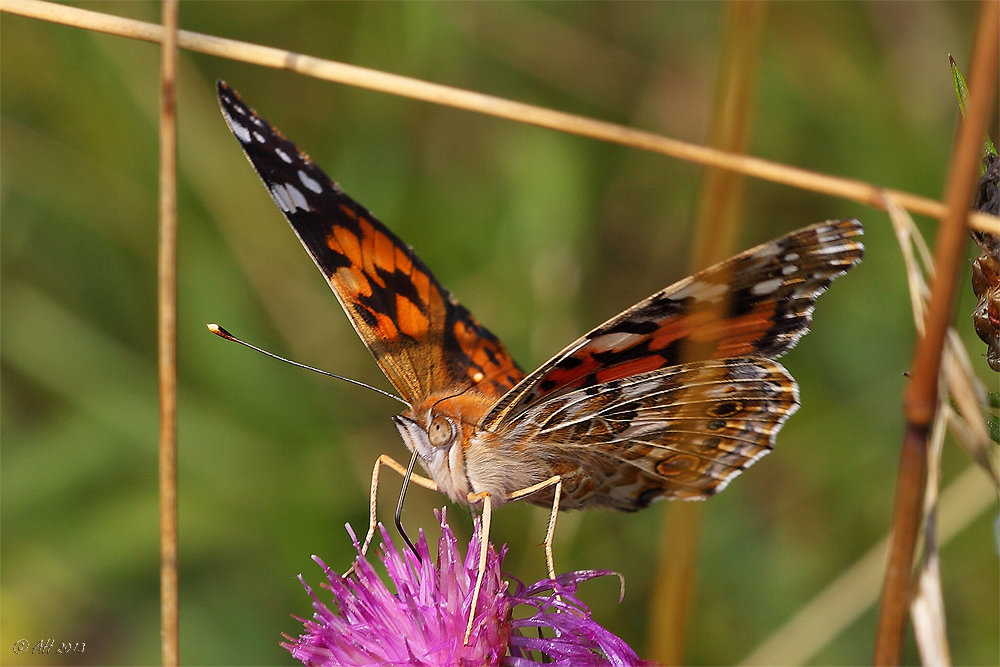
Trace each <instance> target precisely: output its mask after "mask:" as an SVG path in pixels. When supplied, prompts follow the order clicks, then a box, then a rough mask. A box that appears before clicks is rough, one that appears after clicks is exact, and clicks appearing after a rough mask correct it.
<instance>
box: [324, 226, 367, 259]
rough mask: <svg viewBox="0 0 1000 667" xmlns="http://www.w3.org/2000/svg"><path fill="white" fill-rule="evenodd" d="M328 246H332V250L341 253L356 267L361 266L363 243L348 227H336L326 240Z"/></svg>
mask: <svg viewBox="0 0 1000 667" xmlns="http://www.w3.org/2000/svg"><path fill="white" fill-rule="evenodd" d="M326 244H327V245H328V246H330V250H333V251H334V252H339V253H340V254H342V255H343V256H344V257H346V258H347V259H349V260H351V264H353V265H354V266H357V267H360V266H361V241H360V240H359V239H358V237H357V236H355V235H354V234H352V233H351V232H349V231H348V230H347V228H346V227H341V226H340V225H334V227H333V232H332V233H331V234H330V236H328V237H327V239H326Z"/></svg>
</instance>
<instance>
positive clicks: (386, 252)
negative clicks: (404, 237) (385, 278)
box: [374, 232, 396, 273]
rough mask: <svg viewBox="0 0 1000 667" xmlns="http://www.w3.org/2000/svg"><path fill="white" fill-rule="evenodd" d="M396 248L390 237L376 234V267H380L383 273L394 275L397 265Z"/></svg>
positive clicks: (379, 233) (380, 233)
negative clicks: (395, 258) (395, 259)
mask: <svg viewBox="0 0 1000 667" xmlns="http://www.w3.org/2000/svg"><path fill="white" fill-rule="evenodd" d="M395 249H396V247H395V246H394V245H393V243H392V241H390V240H389V237H388V236H386V235H385V234H383V233H382V232H375V256H374V260H375V265H376V266H378V267H379V268H380V269H382V270H383V271H386V272H388V273H392V272H393V271H395V270H396V263H395V261H394V257H393V256H394V255H395V252H394V251H395Z"/></svg>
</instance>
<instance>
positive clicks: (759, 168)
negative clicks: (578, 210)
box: [0, 0, 1000, 235]
mask: <svg viewBox="0 0 1000 667" xmlns="http://www.w3.org/2000/svg"><path fill="white" fill-rule="evenodd" d="M0 11H5V12H10V13H14V14H19V15H22V16H29V17H32V18H37V19H41V20H45V21H52V22H55V23H61V24H63V25H71V26H76V27H80V28H85V29H88V30H95V31H97V32H104V33H108V34H113V35H119V36H122V37H129V38H132V39H140V40H144V41H148V42H159V41H161V40H162V35H163V32H162V28H161V27H160V26H158V25H156V24H153V23H146V22H143V21H134V20H131V19H124V18H121V17H118V16H111V15H108V14H102V13H100V12H92V11H89V10H84V9H77V8H75V7H68V6H65V5H58V4H55V3H51V2H42V0H0ZM177 40H178V46H179V47H180V48H183V49H188V50H191V51H197V52H200V53H206V54H208V55H214V56H218V57H220V58H229V59H231V60H239V61H242V62H248V63H253V64H256V65H262V66H264V67H274V68H278V69H287V70H290V71H293V72H298V73H299V74H304V75H306V76H312V77H316V78H318V79H324V80H326V81H334V82H337V83H343V84H347V85H351V86H357V87H359V88H366V89H368V90H376V91H380V92H384V93H389V94H392V95H399V96H401V97H409V98H412V99H416V100H423V101H425V102H431V103H434V104H442V105H446V106H451V107H455V108H458V109H465V110H467V111H473V112H476V113H482V114H487V115H491V116H496V117H499V118H506V119H508V120H513V121H516V122H520V123H527V124H530V125H537V126H539V127H545V128H548V129H552V130H557V131H560V132H567V133H569V134H576V135H579V136H583V137H589V138H592V139H597V140H600V141H607V142H609V143H615V144H620V145H622V146H629V147H631V148H637V149H640V150H646V151H650V152H653V153H660V154H662V155H667V156H670V157H674V158H678V159H681V160H687V161H689V162H695V163H698V164H704V165H708V166H713V167H719V168H721V169H726V170H729V171H733V172H737V173H741V174H744V175H747V176H753V177H754V178H760V179H762V180H768V181H773V182H775V183H782V184H784V185H789V186H791V187H796V188H800V189H803V190H810V191H812V192H819V193H823V194H828V195H832V196H834V197H842V198H844V199H850V200H852V201H856V202H860V203H862V204H866V205H868V206H873V207H875V208H882V201H883V199H882V195H883V193H885V192H888V193H889V194H891V195H892V196H893V197H894V198H895V199H896V201H898V202H899V203H900V205H901V206H903V207H905V208H906V209H907V210H909V211H912V212H913V213H916V214H919V215H926V216H928V217H931V218H938V219H940V218H943V217H944V215H945V212H946V208H945V206H944V204H942V203H941V202H939V201H935V200H933V199H930V198H928V197H921V196H919V195H914V194H911V193H908V192H902V191H899V190H886V189H884V188H880V187H878V186H875V185H872V184H870V183H865V182H863V181H858V180H854V179H848V178H840V177H837V176H829V175H826V174H819V173H816V172H812V171H808V170H806V169H799V168H797V167H790V166H788V165H784V164H780V163H777V162H771V161H769V160H762V159H760V158H756V157H752V156H749V155H739V154H736V153H730V152H726V151H723V150H718V149H714V148H708V147H706V146H698V145H695V144H689V143H685V142H683V141H678V140H676V139H671V138H669V137H665V136H662V135H659V134H654V133H652V132H643V131H641V130H636V129H633V128H630V127H626V126H623V125H617V124H615V123H608V122H605V121H599V120H595V119H592V118H586V117H583V116H576V115H573V114H569V113H564V112H561V111H555V110H552V109H546V108H544V107H537V106H533V105H530V104H524V103H521V102H515V101H512V100H506V99H503V98H499V97H494V96H492V95H484V94H482V93H476V92H473V91H469V90H462V89H460V88H453V87H451V86H443V85H440V84H434V83H429V82H426V81H421V80H419V79H412V78H409V77H405V76H399V75H396V74H389V73H387V72H380V71H377V70H371V69H366V68H364V67H355V66H353V65H346V64H344V63H338V62H334V61H331V60H324V59H322V58H315V57H312V56H307V55H304V54H301V53H295V52H292V51H286V50H283V49H275V48H271V47H267V46H260V45H257V44H249V43H247V42H240V41H237V40H232V39H224V38H222V37H214V36H212V35H202V34H199V33H195V32H190V31H187V30H180V31H178V36H177ZM967 224H968V225H969V227H971V228H973V229H979V230H981V231H985V232H989V233H991V234H998V235H1000V218H998V217H997V216H994V215H988V214H985V213H979V212H970V213H969V214H968V217H967Z"/></svg>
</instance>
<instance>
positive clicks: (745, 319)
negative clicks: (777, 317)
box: [713, 303, 777, 359]
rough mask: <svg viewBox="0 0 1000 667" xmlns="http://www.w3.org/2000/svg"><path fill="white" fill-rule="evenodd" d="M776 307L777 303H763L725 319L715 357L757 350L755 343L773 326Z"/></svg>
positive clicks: (741, 354)
mask: <svg viewBox="0 0 1000 667" xmlns="http://www.w3.org/2000/svg"><path fill="white" fill-rule="evenodd" d="M776 309H777V304H775V303H763V304H761V305H759V306H758V307H757V308H755V309H753V310H752V311H750V312H749V313H747V314H746V315H743V316H742V317H738V318H735V319H731V320H727V321H725V322H724V323H723V324H724V331H723V333H722V335H720V336H719V338H721V340H720V341H719V347H718V349H717V350H716V351H715V354H714V355H713V358H714V359H723V358H726V357H738V356H743V355H747V354H753V353H754V352H756V350H757V348H756V346H755V345H754V343H756V342H757V341H759V340H760V339H761V336H763V335H764V334H765V333H767V330H768V329H770V328H771V325H772V324H773V322H774V320H773V318H774V313H775V310H776Z"/></svg>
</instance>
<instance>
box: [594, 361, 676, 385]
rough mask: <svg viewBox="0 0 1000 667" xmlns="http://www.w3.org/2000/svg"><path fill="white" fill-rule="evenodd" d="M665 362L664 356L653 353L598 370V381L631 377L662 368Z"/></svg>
mask: <svg viewBox="0 0 1000 667" xmlns="http://www.w3.org/2000/svg"><path fill="white" fill-rule="evenodd" d="M664 363H665V362H664V360H663V357H661V356H659V355H652V356H649V357H645V358H643V359H634V360H632V361H629V362H628V363H624V364H619V365H617V366H612V367H611V368H608V369H606V370H603V371H598V372H597V381H598V382H610V381H611V380H618V379H620V378H623V377H629V376H631V375H637V374H639V373H645V372H647V371H655V370H656V369H657V368H661V367H662V366H663V364H664Z"/></svg>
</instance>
